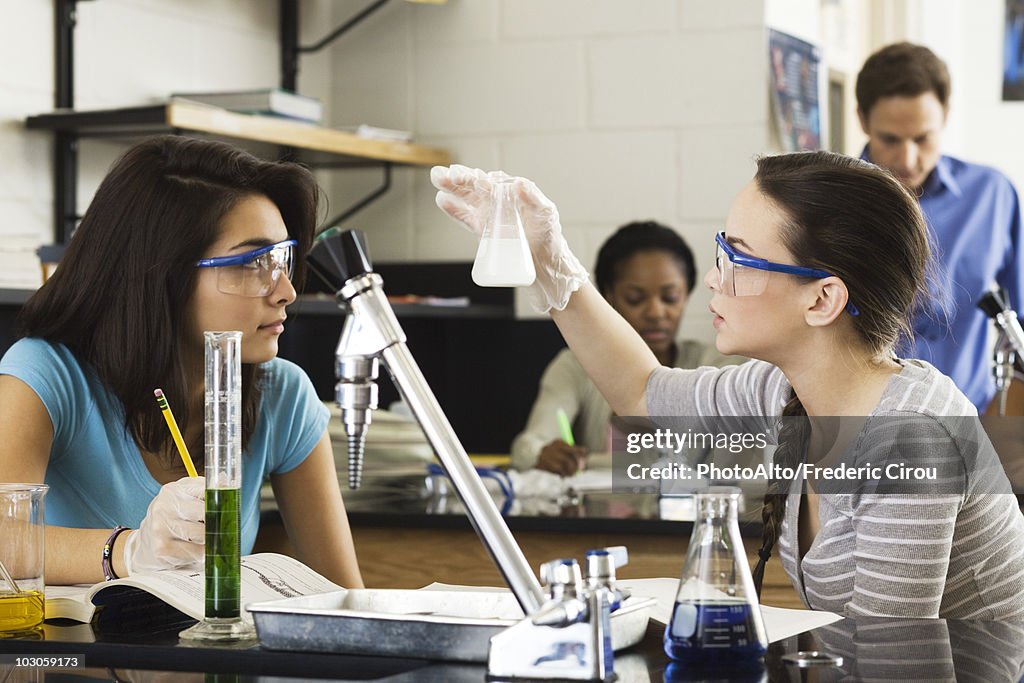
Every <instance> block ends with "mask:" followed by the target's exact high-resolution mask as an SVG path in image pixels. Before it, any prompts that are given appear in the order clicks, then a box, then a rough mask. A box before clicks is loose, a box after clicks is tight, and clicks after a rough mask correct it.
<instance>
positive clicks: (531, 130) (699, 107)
mask: <svg viewBox="0 0 1024 683" xmlns="http://www.w3.org/2000/svg"><path fill="white" fill-rule="evenodd" d="M890 1H891V2H894V3H896V4H897V5H899V7H897V9H898V10H900V11H899V12H898V14H899V16H900V17H901V21H900V22H898V23H899V26H897V27H896V28H895V29H894V30H897V31H898V32H900V33H901V34H906V35H907V36H908V37H909V38H911V39H914V40H920V41H922V42H926V43H928V44H931V45H933V46H934V47H935V49H936V50H937V51H939V53H940V54H941V55H942V56H943V57H945V58H946V59H947V60H948V61H950V66H951V67H952V70H953V73H954V78H955V79H956V81H955V84H954V107H955V110H954V114H953V118H951V122H950V123H951V127H952V128H953V130H951V131H950V133H951V135H950V136H949V137H950V142H951V144H952V145H953V149H954V150H955V151H956V152H957V153H960V154H962V155H963V156H965V157H967V158H969V159H973V160H976V161H982V162H985V163H990V164H992V165H994V166H997V167H999V168H1001V169H1003V170H1004V171H1006V172H1007V173H1008V174H1009V175H1010V176H1011V178H1013V179H1014V181H1015V182H1016V183H1017V184H1018V186H1021V185H1022V184H1024V166H1022V164H1024V161H1022V159H1024V155H1021V154H1020V147H1019V145H1016V144H1013V141H1014V140H1015V138H1014V137H1013V133H1014V132H1015V131H1016V130H1017V129H1018V128H1019V125H1018V124H1019V120H1020V115H1021V107H1022V106H1024V105H1021V104H1020V103H1002V102H1000V101H999V94H998V78H999V60H1000V53H1001V52H1000V51H1001V44H1000V41H1001V36H1002V23H1001V22H1002V3H1001V2H996V1H995V0H992V2H984V3H972V2H967V1H966V0H943V6H944V7H946V8H949V7H953V8H954V9H958V10H959V12H960V15H961V19H962V20H961V21H959V22H946V23H943V22H938V23H936V22H935V21H928V17H929V16H930V15H929V14H927V13H925V12H924V10H923V8H920V7H918V6H917V5H915V4H914V3H912V2H910V3H909V4H908V0H886V3H888V2H890ZM364 6H365V3H364V2H363V0H302V2H301V7H302V12H301V24H302V30H301V35H302V42H303V43H310V42H313V41H315V40H317V39H318V38H320V37H321V36H323V35H324V34H326V32H328V31H329V30H331V29H332V28H333V27H334V26H336V25H338V24H339V23H340V22H342V21H344V20H345V19H346V18H348V17H349V16H351V15H352V14H353V13H354V12H356V11H358V10H359V9H361V8H362V7H364ZM822 6H823V7H824V10H825V14H821V9H820V8H821V7H822ZM879 7H880V5H879V3H878V2H875V3H866V2H864V1H863V0H830V1H829V2H826V3H824V5H822V3H821V2H820V0H728V2H724V1H722V0H643V1H642V2H627V1H626V0H448V3H447V4H445V5H439V6H436V5H416V4H410V3H405V2H400V1H399V0H394V1H393V2H392V3H390V4H389V5H388V6H386V7H385V8H384V9H383V10H381V11H380V12H378V13H377V14H375V15H374V16H372V17H371V18H370V19H368V20H367V21H366V22H364V23H363V24H361V25H359V26H357V27H356V28H354V29H353V30H352V31H351V32H350V33H349V34H347V35H345V36H343V37H341V38H340V39H339V41H338V42H336V43H335V44H334V45H333V46H332V47H330V48H329V49H327V50H326V51H324V52H322V53H318V54H315V55H306V56H304V57H302V60H301V71H300V76H299V89H300V91H301V92H303V93H305V94H309V95H312V96H315V97H320V98H321V99H322V100H323V101H324V103H325V107H326V109H327V113H328V122H329V123H330V124H331V125H335V126H343V125H347V124H353V123H360V122H367V123H371V124H376V125H380V126H388V127H396V128H405V129H409V130H413V131H415V132H416V134H417V138H418V140H419V141H421V142H424V143H427V144H436V145H440V146H444V147H446V148H448V149H450V150H451V151H452V152H453V154H454V155H455V158H456V159H457V160H458V161H460V162H462V163H467V164H473V165H478V166H482V167H485V168H504V169H505V170H507V171H509V172H511V173H517V174H522V175H526V176H529V177H531V178H533V179H535V180H536V181H537V182H538V183H540V185H541V187H543V188H544V189H545V191H546V192H547V193H548V194H549V195H550V196H551V197H552V198H553V199H554V200H555V201H556V202H557V203H558V204H559V207H560V209H561V212H562V217H563V222H564V225H565V227H566V231H567V233H568V234H569V239H570V242H571V243H572V245H573V247H574V248H575V250H576V251H577V252H578V253H579V255H580V257H581V258H582V259H583V261H584V262H585V263H587V264H588V265H592V263H593V260H594V257H595V255H596V251H597V248H598V246H599V245H600V244H601V242H602V241H603V240H604V239H605V238H606V237H607V235H608V234H610V233H611V232H612V231H613V230H614V229H615V227H616V226H618V225H619V224H621V223H623V222H625V221H628V220H633V219H644V218H652V219H656V220H660V221H663V222H665V223H668V224H669V225H672V226H674V227H676V228H677V229H679V230H680V231H681V232H682V233H683V234H684V235H685V236H686V237H687V239H688V240H689V241H690V242H691V245H692V246H693V248H694V250H695V252H696V254H697V257H698V266H699V268H700V269H702V270H704V269H707V268H708V267H710V265H711V248H710V246H709V244H710V241H709V239H708V237H709V235H710V234H711V233H712V231H713V230H714V229H716V228H717V227H718V226H720V225H721V222H722V220H723V218H724V216H725V213H726V210H727V207H728V205H729V202H730V200H731V198H732V196H733V195H734V194H735V192H736V191H737V190H738V189H739V188H740V187H741V186H742V185H743V183H744V182H746V181H747V179H748V178H749V177H750V175H751V173H752V169H753V166H752V157H753V156H754V155H755V154H757V153H760V152H765V151H771V148H772V144H773V142H772V140H773V138H772V134H771V132H770V130H769V117H768V104H769V103H768V100H767V83H766V74H765V60H764V52H765V50H764V29H765V27H766V26H769V25H770V26H773V27H775V28H779V29H782V30H784V31H787V32H789V33H793V34H796V35H799V36H801V37H804V38H807V39H809V40H812V41H818V40H820V39H821V36H820V35H817V32H818V31H819V30H821V29H820V28H819V26H820V25H822V24H824V33H823V35H825V36H826V37H827V38H828V40H827V41H825V42H826V44H824V45H823V54H824V58H825V59H826V61H828V62H829V63H830V66H832V67H833V68H839V69H841V70H845V71H846V72H848V74H849V76H850V78H851V79H852V77H853V75H855V71H856V68H857V66H858V65H859V62H860V60H861V59H862V57H863V53H864V52H866V51H867V50H868V49H870V48H872V47H875V46H876V44H877V42H878V41H879V40H880V38H884V39H886V40H895V39H898V38H900V37H902V35H894V34H892V32H891V31H889V32H886V30H887V29H886V30H882V29H885V27H881V28H880V27H879V26H878V25H877V23H878V21H879V20H880V17H881V18H884V17H882V16H881V15H882V14H885V13H884V12H880V11H879ZM881 7H882V9H884V8H885V7H889V5H888V4H885V5H883V6H881ZM857 22H860V24H859V25H856V24H857ZM76 40H77V45H76V67H77V69H76V103H77V105H78V106H79V107H82V108H85V107H118V106H131V105H135V104H142V103H146V102H150V101H155V100H159V99H162V98H163V97H165V96H166V95H167V94H168V93H170V92H173V91H178V90H200V89H207V88H208V89H221V88H223V89H229V88H244V87H265V86H271V85H275V84H276V83H277V82H278V78H279V73H278V43H277V3H276V2H274V1H273V0H96V1H95V2H82V3H81V4H80V5H79V28H78V31H77V34H76ZM53 71H54V69H53V1H52V0H17V2H16V3H15V2H5V3H2V4H0V160H2V163H0V287H12V286H24V287H34V286H36V285H37V284H38V278H39V275H38V266H37V263H36V260H35V256H34V253H33V251H34V249H35V247H36V246H37V245H38V244H40V243H46V242H49V241H50V240H51V234H52V233H51V231H52V193H53V191H52V177H51V176H52V171H51V154H52V152H51V144H50V135H49V134H47V133H43V132H30V131H27V130H25V128H24V125H23V122H24V119H25V117H26V116H28V115H31V114H35V113H39V112H45V111H49V110H50V109H51V108H52V105H53ZM851 88H852V84H851ZM852 113H853V112H852V109H851V110H850V111H848V112H847V116H848V124H849V125H850V126H851V127H854V130H855V125H856V124H855V120H853V119H852V118H851V117H852ZM862 140H863V139H862V138H859V139H858V136H857V134H856V133H855V132H854V133H853V134H852V135H848V136H847V145H846V147H847V151H852V152H856V151H858V149H859V146H860V144H861V143H862ZM1008 142H1009V144H1008ZM123 149H124V146H123V145H121V144H115V143H110V142H98V141H86V142H84V143H83V149H82V153H81V160H82V168H81V174H80V209H84V208H85V205H86V203H87V202H88V200H89V199H90V198H91V195H92V191H93V189H94V188H95V187H96V185H97V184H98V182H99V180H100V178H102V176H103V174H104V172H105V171H106V169H107V167H108V165H109V163H110V161H111V160H112V159H113V158H114V156H115V155H117V154H118V153H120V152H121V151H123ZM321 179H322V181H323V182H324V184H325V186H326V187H327V188H328V190H329V195H330V198H331V204H332V207H331V211H332V212H338V211H340V210H341V209H343V208H345V207H346V206H348V205H349V204H350V203H351V202H352V201H354V200H355V199H358V198H359V197H361V196H362V195H364V194H365V193H367V192H368V191H370V190H372V189H374V188H375V187H376V185H377V184H378V183H379V182H380V173H379V171H375V170H365V171H337V172H325V173H323V174H321ZM332 215H333V213H332ZM348 225H350V226H353V227H364V228H366V229H367V230H368V231H369V233H370V239H371V247H372V249H373V252H374V255H375V256H376V257H377V258H381V259H388V260H467V259H471V258H472V256H473V254H474V250H475V245H476V242H475V239H474V238H473V237H472V236H470V235H469V234H468V233H461V232H459V231H458V230H457V229H456V228H453V227H452V225H451V224H450V223H449V222H448V221H447V219H445V218H444V217H443V216H442V215H441V214H440V212H438V211H437V210H436V209H435V208H434V206H433V190H432V189H431V188H430V186H429V183H428V181H427V172H426V170H425V169H400V170H398V171H397V172H396V174H395V179H394V187H393V189H392V190H391V192H389V193H388V194H387V195H386V196H385V197H384V198H383V199H381V200H379V201H378V202H376V203H375V204H373V205H371V206H370V207H369V208H367V209H365V210H364V211H362V212H360V213H359V214H357V215H356V216H354V217H353V218H352V219H351V220H350V221H349V223H348ZM706 300H707V296H706V294H705V293H703V291H698V292H697V294H696V295H695V297H694V300H693V302H692V303H691V306H690V310H689V313H688V316H689V318H688V320H689V322H688V328H689V329H688V330H687V333H688V334H691V335H692V336H695V337H698V338H705V339H707V338H709V337H710V335H709V332H710V327H709V325H708V320H707V314H706V309H705V303H706Z"/></svg>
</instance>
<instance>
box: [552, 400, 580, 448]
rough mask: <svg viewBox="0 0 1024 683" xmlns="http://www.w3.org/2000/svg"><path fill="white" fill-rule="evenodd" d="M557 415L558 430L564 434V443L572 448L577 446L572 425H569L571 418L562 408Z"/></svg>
mask: <svg viewBox="0 0 1024 683" xmlns="http://www.w3.org/2000/svg"><path fill="white" fill-rule="evenodd" d="M555 415H556V417H557V418H558V429H559V430H560V431H561V432H562V441H564V442H566V443H567V444H569V445H570V446H575V445H576V439H574V438H572V425H570V424H569V416H568V415H566V414H565V411H564V410H562V409H561V408H559V409H558V412H557V413H555Z"/></svg>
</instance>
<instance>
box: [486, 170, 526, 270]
mask: <svg viewBox="0 0 1024 683" xmlns="http://www.w3.org/2000/svg"><path fill="white" fill-rule="evenodd" d="M514 181H515V178H506V179H503V180H498V181H495V183H494V187H493V188H492V189H491V198H492V205H493V206H492V211H491V215H490V217H489V218H488V220H487V222H486V223H485V224H484V234H483V236H482V237H481V238H480V246H479V247H478V248H477V251H476V260H475V261H474V262H473V282H475V283H477V284H478V285H480V286H481V287H522V286H526V285H530V284H533V281H534V279H535V278H536V277H537V273H536V271H535V270H534V268H533V257H532V256H531V255H530V245H529V244H527V242H526V234H525V233H524V232H523V222H522V220H521V219H520V217H519V208H518V206H517V205H516V197H515V191H514Z"/></svg>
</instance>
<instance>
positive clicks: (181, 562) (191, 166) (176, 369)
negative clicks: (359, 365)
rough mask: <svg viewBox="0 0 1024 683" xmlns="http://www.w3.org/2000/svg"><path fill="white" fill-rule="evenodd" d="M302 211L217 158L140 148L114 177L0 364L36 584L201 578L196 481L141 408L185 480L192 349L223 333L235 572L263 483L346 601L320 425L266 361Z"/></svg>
mask: <svg viewBox="0 0 1024 683" xmlns="http://www.w3.org/2000/svg"><path fill="white" fill-rule="evenodd" d="M318 200H319V188H318V187H317V185H316V182H315V180H314V179H313V176H312V175H311V174H310V173H309V172H308V171H307V170H305V169H304V168H302V167H300V166H298V165H295V164H289V163H271V162H266V161H261V160H258V159H256V158H255V157H253V156H251V155H249V154H247V153H245V152H243V151H240V150H238V149H235V148H233V147H230V146H228V145H224V144H220V143H215V142H209V141H201V140H193V139H185V138H180V137H172V136H166V137H157V138H151V139H148V140H146V141H143V142H142V143H140V144H138V145H136V146H135V147H133V148H132V149H130V150H129V151H128V152H127V153H126V154H125V155H124V156H123V157H121V159H120V160H119V161H117V162H116V163H115V165H114V167H113V168H112V169H111V171H110V173H109V174H108V175H107V177H106V178H105V179H104V180H103V182H102V184H101V185H100V187H99V189H98V190H97V192H96V195H95V198H94V199H93V202H92V204H91V205H90V207H89V209H88V211H86V214H85V216H84V217H83V218H82V221H81V224H80V226H79V227H78V229H77V231H76V232H75V236H74V239H72V240H71V241H70V243H69V244H68V248H67V251H66V252H65V254H64V256H63V257H62V259H61V264H60V267H59V268H58V269H57V270H56V272H55V274H54V275H53V277H51V278H50V279H49V280H48V281H47V282H46V283H45V284H44V285H43V287H42V288H41V289H40V290H39V291H38V292H37V293H36V294H35V295H34V296H33V297H32V298H31V299H30V300H29V301H28V303H26V304H25V306H24V308H23V309H22V311H21V314H20V317H19V328H20V329H19V332H20V335H21V336H22V338H21V339H20V340H19V341H18V342H17V343H16V344H15V345H14V346H12V347H11V349H10V350H9V351H8V352H7V353H6V354H5V355H4V357H3V359H2V360H0V473H2V474H0V479H2V480H3V481H5V482H43V481H45V482H46V483H47V484H49V485H50V491H49V493H48V494H47V500H46V521H47V525H48V528H47V531H46V558H47V559H46V581H47V583H87V582H95V581H100V580H102V579H103V578H111V577H112V576H126V575H129V574H132V573H136V572H140V571H150V570H157V569H164V568H173V567H177V568H198V567H201V566H202V562H203V540H204V530H203V519H204V504H203V496H204V480H203V478H202V477H196V478H188V477H187V476H186V472H185V469H184V465H183V464H182V462H181V459H180V457H179V455H178V452H177V450H176V448H175V446H174V443H173V441H172V439H171V437H170V434H169V432H168V430H167V426H166V425H165V424H164V421H163V416H162V414H161V412H160V410H159V409H158V408H157V405H156V402H155V399H154V397H153V390H154V388H156V387H161V388H162V389H163V391H164V393H165V395H166V396H167V398H168V401H169V402H170V404H171V405H172V406H173V407H174V411H175V414H176V416H177V418H178V422H179V424H180V425H181V426H182V432H183V437H184V439H185V442H186V444H187V445H188V447H189V451H190V452H191V454H192V456H193V458H194V459H195V460H196V461H197V462H196V465H197V469H199V471H200V472H201V471H202V454H203V450H204V449H203V402H204V396H203V394H204V391H203V390H204V380H203V331H204V330H240V331H241V332H242V375H243V385H242V445H243V454H244V455H243V468H242V471H243V483H242V511H241V520H242V552H243V553H248V552H251V550H252V547H253V543H254V540H255V536H256V531H257V528H258V526H259V491H260V486H261V484H262V482H263V480H264V477H265V476H267V475H269V477H270V481H271V483H272V485H273V489H274V495H275V498H276V499H277V504H278V508H279V509H280V512H281V516H282V518H283V520H284V524H285V527H286V529H287V531H288V536H289V539H290V541H291V543H292V545H293V546H294V548H295V552H296V556H297V557H298V559H300V560H302V561H303V562H305V563H306V564H308V565H309V566H311V567H313V568H314V569H316V570H317V571H319V572H320V573H322V574H324V575H325V576H327V577H328V578H330V579H332V580H333V581H335V582H338V583H340V584H343V585H346V586H350V587H360V586H362V579H361V577H360V573H359V567H358V565H357V563H356V556H355V550H354V548H353V544H352V535H351V532H350V529H349V525H348V520H347V517H346V514H345V506H344V504H343V502H342V498H341V491H340V489H339V486H338V479H337V476H336V473H335V465H334V457H333V451H332V449H331V444H330V441H329V439H328V435H327V430H326V427H327V419H328V411H327V409H326V408H325V407H324V406H323V404H321V403H320V401H318V400H317V397H316V394H315V392H314V391H313V387H312V385H311V384H310V382H309V379H308V378H307V377H306V375H305V374H304V373H303V372H302V370H300V369H299V368H298V367H297V366H295V365H293V364H291V363H289V362H287V361H285V360H282V359H278V358H276V356H277V350H278V338H279V337H280V335H281V333H282V332H283V331H284V322H285V319H286V317H287V316H286V313H285V309H286V308H287V306H288V305H289V304H291V303H292V302H293V301H294V300H295V296H296V290H295V287H296V285H297V284H298V283H300V282H301V280H302V278H303V276H304V270H305V269H304V262H303V259H302V258H301V255H302V254H305V253H306V252H307V251H308V250H309V247H310V245H311V243H312V240H313V234H314V229H315V225H316V218H317V206H318ZM293 283H295V284H293ZM105 544H111V545H112V548H113V552H112V556H111V558H110V562H109V563H105V562H101V557H102V552H103V547H104V545H105Z"/></svg>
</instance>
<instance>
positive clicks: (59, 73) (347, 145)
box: [25, 0, 451, 244]
mask: <svg viewBox="0 0 1024 683" xmlns="http://www.w3.org/2000/svg"><path fill="white" fill-rule="evenodd" d="M81 1H82V0H54V2H55V6H56V7H55V12H54V52H55V55H54V56H55V59H54V64H55V66H56V73H55V86H56V87H55V89H54V93H55V97H54V100H55V105H56V107H57V109H56V111H54V112H52V113H48V114H40V115H37V116H30V117H29V118H28V119H26V121H25V125H26V126H27V127H28V128H31V129H36V130H49V131H53V132H54V230H53V237H54V242H55V243H57V244H65V243H66V242H67V240H68V239H70V238H71V234H72V233H73V232H74V230H75V227H76V226H77V224H78V218H79V216H78V214H77V207H78V196H77V192H78V188H77V186H78V142H79V140H81V139H82V138H89V137H96V138H115V137H117V138H122V139H124V138H128V139H131V138H132V137H142V136H145V135H154V134H159V133H176V134H186V135H193V136H194V135H201V136H209V137H214V138H220V139H224V140H227V141H230V142H232V143H234V144H237V143H238V142H239V141H244V142H245V144H244V145H242V146H244V147H247V148H249V149H250V151H252V152H253V153H254V154H256V155H258V156H262V157H264V158H268V159H282V158H286V159H290V160H296V161H300V162H302V163H305V164H307V165H309V166H313V167H318V168H352V167H358V166H375V167H379V168H381V169H382V170H383V174H384V178H383V181H382V183H381V185H380V186H379V187H377V188H376V189H374V190H373V191H371V192H370V193H369V194H367V195H366V196H365V197H363V198H362V199H360V200H358V201H357V202H355V203H354V204H353V205H352V206H350V207H348V208H347V209H346V210H345V211H343V212H342V213H340V214H338V215H337V216H335V217H333V218H331V219H330V220H329V221H328V222H327V224H326V225H327V226H333V225H338V224H339V223H341V222H342V221H344V220H346V219H347V218H348V217H349V216H351V215H352V214H354V213H355V212H357V211H359V210H360V209H362V208H363V207H364V206H366V205H367V204H369V203H370V202H372V201H374V200H375V199H377V198H378V197H380V196H381V195H383V194H384V193H385V192H387V191H388V189H389V188H390V187H391V167H392V165H394V164H404V165H415V166H432V165H435V164H441V165H444V164H449V163H451V158H450V156H449V154H448V153H447V152H446V151H444V150H442V149H437V148H433V147H425V146H423V145H415V144H411V143H408V142H398V141H391V140H373V139H367V138H362V137H359V136H358V135H355V134H352V133H348V132H345V131H340V130H332V129H330V128H323V127H320V126H316V125H312V124H307V123H301V122H298V121H291V120H288V119H278V118H274V117H269V116H252V115H247V114H237V113H234V112H229V111H227V110H224V109H220V108H218V107H210V106H208V105H205V104H200V103H197V102H191V101H188V100H176V99H172V100H171V101H169V102H167V103H164V104H154V105H148V106H141V107H128V108H123V109H107V110H98V111H76V110H74V108H73V107H74V34H75V25H76V23H77V12H76V6H77V4H78V3H79V2H81ZM409 1H411V2H431V3H434V4H437V3H440V2H443V0H409ZM387 2H388V0H374V2H373V3H372V4H371V5H370V6H369V7H367V8H366V9H364V10H363V11H362V12H360V13H359V14H358V15H357V16H356V17H353V18H352V19H350V20H349V21H348V22H346V23H345V24H343V25H342V26H341V27H339V28H338V29H336V30H335V31H334V32H333V33H332V34H331V35H329V36H328V37H327V38H325V39H323V40H322V41H320V42H319V43H317V44H316V45H313V46H307V47H303V46H300V45H299V43H298V12H299V0H279V8H280V16H279V24H280V26H279V28H280V36H279V37H280V41H281V45H280V48H281V69H282V76H281V78H282V82H283V83H285V84H286V85H285V87H286V88H287V89H290V90H294V89H295V78H296V75H297V72H298V55H299V53H300V52H311V51H316V50H318V49H320V48H321V47H322V46H323V45H325V44H327V43H329V42H330V41H332V40H334V39H335V38H337V37H338V36H339V35H341V34H342V33H344V32H345V31H346V30H348V29H349V28H351V27H352V26H354V25H356V24H357V23H359V22H360V21H362V20H363V19H364V18H366V17H367V16H369V15H370V14H371V13H373V12H374V11H376V10H377V9H379V8H380V7H382V6H384V5H385V4H387Z"/></svg>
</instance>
